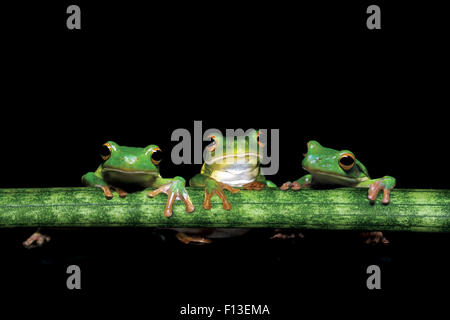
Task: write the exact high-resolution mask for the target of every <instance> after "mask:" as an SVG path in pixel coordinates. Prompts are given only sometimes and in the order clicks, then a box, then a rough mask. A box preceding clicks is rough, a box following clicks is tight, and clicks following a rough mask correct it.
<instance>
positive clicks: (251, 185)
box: [243, 181, 266, 191]
mask: <svg viewBox="0 0 450 320" xmlns="http://www.w3.org/2000/svg"><path fill="white" fill-rule="evenodd" d="M265 186H266V184H265V183H262V182H258V181H253V182H249V183H247V184H244V185H243V188H244V189H245V190H257V191H259V190H261V189H262V188H264V187H265Z"/></svg>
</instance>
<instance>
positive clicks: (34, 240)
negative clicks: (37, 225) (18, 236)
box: [22, 229, 51, 249]
mask: <svg viewBox="0 0 450 320" xmlns="http://www.w3.org/2000/svg"><path fill="white" fill-rule="evenodd" d="M50 239H51V238H50V237H49V236H47V235H45V234H41V233H40V232H39V229H38V230H37V231H36V232H35V233H33V234H32V235H31V236H30V237H29V238H28V239H27V240H25V241H24V242H23V243H22V244H23V246H24V247H25V248H27V249H32V248H36V247H41V246H42V245H43V244H44V243H46V242H49V241H50Z"/></svg>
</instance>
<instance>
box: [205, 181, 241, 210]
mask: <svg viewBox="0 0 450 320" xmlns="http://www.w3.org/2000/svg"><path fill="white" fill-rule="evenodd" d="M210 181H213V182H209V185H207V186H206V188H205V200H204V201H203V208H205V210H210V209H211V197H212V196H213V195H215V194H217V196H218V197H219V198H220V200H222V205H223V208H224V209H225V210H231V203H230V202H229V201H228V199H227V196H226V195H225V192H224V191H223V190H224V189H225V190H228V191H230V192H231V193H238V192H239V189H236V188H233V187H231V186H229V185H227V184H225V183H221V182H217V181H215V180H210Z"/></svg>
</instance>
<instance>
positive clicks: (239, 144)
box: [205, 130, 263, 167]
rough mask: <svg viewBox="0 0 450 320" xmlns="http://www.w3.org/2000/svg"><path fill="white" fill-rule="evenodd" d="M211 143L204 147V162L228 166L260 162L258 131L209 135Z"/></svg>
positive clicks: (260, 145) (255, 164)
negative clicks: (242, 133) (234, 134)
mask: <svg viewBox="0 0 450 320" xmlns="http://www.w3.org/2000/svg"><path fill="white" fill-rule="evenodd" d="M209 137H210V138H211V139H212V140H213V143H211V144H210V145H209V146H208V147H207V148H206V149H207V151H209V154H207V155H205V162H206V163H208V164H209V165H212V164H214V165H219V166H220V165H223V166H226V167H227V166H229V165H233V164H236V163H240V164H246V165H251V166H252V165H253V166H257V165H259V163H260V159H261V155H260V152H259V151H260V147H262V146H263V144H262V143H261V142H260V141H259V131H255V130H251V131H250V133H249V134H247V135H240V136H231V137H224V136H222V135H221V134H220V133H214V134H212V135H210V136H209Z"/></svg>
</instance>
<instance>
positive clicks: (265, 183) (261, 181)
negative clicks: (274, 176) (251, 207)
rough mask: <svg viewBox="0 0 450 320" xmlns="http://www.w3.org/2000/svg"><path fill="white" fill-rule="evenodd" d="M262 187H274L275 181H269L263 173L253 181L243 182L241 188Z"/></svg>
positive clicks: (254, 188) (258, 188) (252, 188)
mask: <svg viewBox="0 0 450 320" xmlns="http://www.w3.org/2000/svg"><path fill="white" fill-rule="evenodd" d="M264 187H269V188H276V187H277V185H276V184H275V183H273V182H272V181H269V180H267V179H266V177H264V176H263V175H259V176H258V177H257V178H256V179H255V181H253V182H250V183H247V184H244V185H243V188H244V189H245V190H258V191H259V190H261V189H262V188H264Z"/></svg>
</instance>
